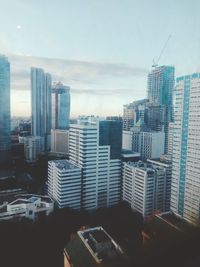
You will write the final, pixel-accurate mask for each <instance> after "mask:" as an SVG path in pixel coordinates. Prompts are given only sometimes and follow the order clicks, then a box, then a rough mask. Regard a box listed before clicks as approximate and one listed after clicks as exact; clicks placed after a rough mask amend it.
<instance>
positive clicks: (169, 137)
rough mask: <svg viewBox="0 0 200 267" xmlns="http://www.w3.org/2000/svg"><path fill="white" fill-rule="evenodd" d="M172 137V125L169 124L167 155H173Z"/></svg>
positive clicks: (171, 123)
mask: <svg viewBox="0 0 200 267" xmlns="http://www.w3.org/2000/svg"><path fill="white" fill-rule="evenodd" d="M173 135H174V123H173V122H170V123H169V131H168V151H167V154H168V155H171V156H172V155H173Z"/></svg>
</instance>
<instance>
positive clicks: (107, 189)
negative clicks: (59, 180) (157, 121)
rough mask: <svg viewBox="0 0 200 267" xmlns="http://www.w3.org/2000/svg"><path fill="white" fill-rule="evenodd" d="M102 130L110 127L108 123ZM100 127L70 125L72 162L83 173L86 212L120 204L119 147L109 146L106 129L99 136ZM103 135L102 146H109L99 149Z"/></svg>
mask: <svg viewBox="0 0 200 267" xmlns="http://www.w3.org/2000/svg"><path fill="white" fill-rule="evenodd" d="M116 124H117V125H118V121H116ZM102 126H110V127H111V125H109V124H107V123H105V124H102ZM100 127H101V126H100V125H99V122H98V121H97V123H96V124H89V123H85V124H82V125H81V124H71V125H70V134H69V158H70V160H71V162H72V163H74V164H76V165H77V166H79V167H80V168H81V169H82V198H81V202H82V207H83V208H84V209H87V210H94V209H96V208H99V207H108V206H111V205H114V204H117V203H118V202H119V200H120V193H121V192H120V188H121V159H119V158H118V152H117V151H118V147H115V146H114V145H112V144H110V143H108V142H107V141H108V140H109V138H108V135H107V133H106V131H104V130H105V128H104V127H103V128H101V133H100V130H99V129H100ZM107 129H108V128H107ZM104 132H105V139H104V138H101V140H102V141H101V142H103V143H104V141H105V142H106V144H102V145H100V135H101V134H104ZM113 134H114V132H113ZM117 135H118V133H117ZM120 150H121V149H120ZM111 151H112V152H111ZM116 152H117V153H116ZM111 153H112V158H111Z"/></svg>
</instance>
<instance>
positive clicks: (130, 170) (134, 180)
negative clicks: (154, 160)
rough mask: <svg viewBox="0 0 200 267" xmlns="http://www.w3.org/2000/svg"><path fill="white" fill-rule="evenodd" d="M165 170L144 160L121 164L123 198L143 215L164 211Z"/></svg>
mask: <svg viewBox="0 0 200 267" xmlns="http://www.w3.org/2000/svg"><path fill="white" fill-rule="evenodd" d="M166 180H167V176H166V170H165V168H163V167H160V166H155V165H153V164H151V163H144V162H141V161H139V162H136V163H133V162H127V163H124V164H123V200H125V201H127V202H128V203H129V204H130V206H131V207H132V208H133V209H134V210H137V211H138V212H140V213H141V214H142V215H143V216H144V217H146V216H149V215H152V214H153V213H154V212H163V211H166V203H165V200H166V199H165V195H166V187H165V185H166Z"/></svg>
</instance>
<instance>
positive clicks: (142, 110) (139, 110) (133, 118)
mask: <svg viewBox="0 0 200 267" xmlns="http://www.w3.org/2000/svg"><path fill="white" fill-rule="evenodd" d="M147 103H148V100H147V99H142V100H138V101H134V102H132V103H130V104H128V105H124V109H123V130H124V131H129V130H130V129H131V128H132V127H133V126H134V125H135V124H136V123H137V121H138V120H139V119H142V120H143V121H144V120H145V116H146V104H147Z"/></svg>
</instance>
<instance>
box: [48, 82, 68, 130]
mask: <svg viewBox="0 0 200 267" xmlns="http://www.w3.org/2000/svg"><path fill="white" fill-rule="evenodd" d="M69 117H70V87H68V86H64V85H63V84H62V83H60V82H59V83H56V84H54V85H53V87H52V129H63V130H64V129H68V128H69Z"/></svg>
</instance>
